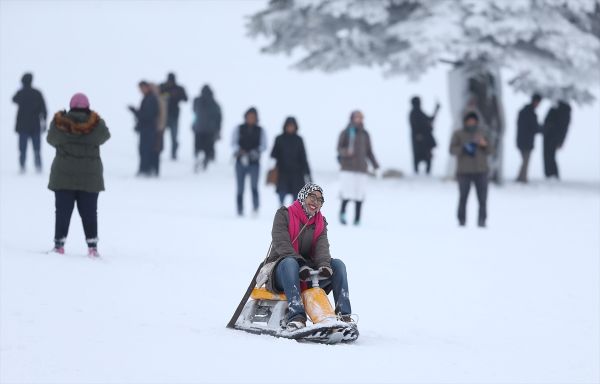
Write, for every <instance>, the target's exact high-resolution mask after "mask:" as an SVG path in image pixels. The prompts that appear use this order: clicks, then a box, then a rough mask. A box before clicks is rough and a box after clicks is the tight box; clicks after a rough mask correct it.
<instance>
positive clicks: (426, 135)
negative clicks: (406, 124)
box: [409, 96, 440, 174]
mask: <svg viewBox="0 0 600 384" xmlns="http://www.w3.org/2000/svg"><path fill="white" fill-rule="evenodd" d="M411 104H412V107H413V108H412V110H411V111H410V115H409V121H410V130H411V135H410V136H411V142H412V148H413V165H414V169H415V173H417V174H418V173H419V164H420V163H421V162H425V165H426V169H425V172H426V173H427V174H429V173H430V172H431V159H432V157H433V155H432V153H431V151H432V150H433V148H435V146H436V145H437V144H436V142H435V138H434V137H433V122H434V120H435V117H436V116H437V113H438V111H439V110H440V105H439V104H436V105H435V110H434V111H433V115H432V116H427V115H426V114H425V112H423V110H422V109H421V98H419V97H418V96H415V97H413V98H412V99H411Z"/></svg>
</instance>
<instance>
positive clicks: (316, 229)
mask: <svg viewBox="0 0 600 384" xmlns="http://www.w3.org/2000/svg"><path fill="white" fill-rule="evenodd" d="M324 202H325V199H324V197H323V189H322V188H321V187H320V186H318V185H316V184H312V183H307V184H306V185H305V186H304V187H303V188H302V189H301V190H300V192H298V199H297V200H296V201H294V203H293V204H292V205H290V206H289V207H281V208H279V209H278V210H277V212H276V213H275V218H274V220H273V229H272V231H271V234H272V241H273V247H272V248H271V252H270V254H269V256H268V258H267V260H266V263H265V267H263V270H262V271H261V273H264V274H266V275H267V280H266V285H265V286H266V288H267V289H268V290H269V291H271V292H275V293H281V292H284V293H285V295H286V298H287V301H288V306H289V307H288V308H289V311H288V314H287V326H286V330H287V331H290V332H291V331H295V330H298V329H300V328H304V327H305V326H306V311H305V309H304V305H303V304H302V298H301V296H300V294H301V292H302V290H304V289H306V288H309V286H310V285H311V283H310V282H308V283H306V284H301V283H300V279H302V280H306V279H308V277H309V275H310V270H311V269H312V270H318V271H319V276H320V277H323V278H326V279H325V280H321V281H320V282H319V286H320V287H321V288H323V289H324V290H325V292H327V293H329V292H331V291H333V298H334V300H335V312H336V313H337V314H338V317H339V318H340V320H342V321H345V322H348V323H351V324H355V323H354V320H353V319H352V318H351V314H352V308H351V305H350V294H349V290H348V276H347V273H346V265H345V264H344V262H343V261H342V260H340V259H333V258H332V257H331V254H330V252H329V239H328V237H327V221H326V220H325V217H324V216H323V214H322V213H321V208H322V207H323V204H324Z"/></svg>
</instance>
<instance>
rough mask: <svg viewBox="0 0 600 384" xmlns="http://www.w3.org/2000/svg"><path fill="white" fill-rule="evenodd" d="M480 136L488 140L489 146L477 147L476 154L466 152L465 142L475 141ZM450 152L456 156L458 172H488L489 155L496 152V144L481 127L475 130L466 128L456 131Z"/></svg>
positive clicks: (451, 141) (460, 173) (459, 173)
mask: <svg viewBox="0 0 600 384" xmlns="http://www.w3.org/2000/svg"><path fill="white" fill-rule="evenodd" d="M478 137H484V138H485V139H486V141H487V142H488V145H487V147H480V146H478V147H477V150H476V151H475V156H470V155H468V154H467V153H465V151H464V149H463V147H464V145H465V144H467V143H470V142H474V141H476V139H477V138H478ZM450 153H451V154H452V155H454V156H456V160H457V165H456V174H458V175H463V174H473V173H488V172H489V166H488V156H489V155H492V154H493V153H494V146H493V144H492V141H491V140H490V137H489V135H487V134H486V132H485V131H483V130H482V129H481V128H477V130H476V131H475V132H472V133H471V132H467V131H466V130H465V129H460V130H457V131H454V133H453V134H452V139H451V140H450Z"/></svg>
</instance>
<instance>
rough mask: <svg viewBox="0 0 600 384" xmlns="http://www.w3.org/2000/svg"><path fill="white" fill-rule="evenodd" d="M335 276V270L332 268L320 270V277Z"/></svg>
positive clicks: (321, 268)
mask: <svg viewBox="0 0 600 384" xmlns="http://www.w3.org/2000/svg"><path fill="white" fill-rule="evenodd" d="M332 275H333V269H331V268H330V267H320V268H319V277H325V278H327V277H331V276H332Z"/></svg>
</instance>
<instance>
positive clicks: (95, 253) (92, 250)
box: [88, 247, 100, 259]
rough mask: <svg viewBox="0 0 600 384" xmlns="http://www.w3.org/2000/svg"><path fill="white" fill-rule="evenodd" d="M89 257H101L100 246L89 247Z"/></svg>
mask: <svg viewBox="0 0 600 384" xmlns="http://www.w3.org/2000/svg"><path fill="white" fill-rule="evenodd" d="M88 257H91V258H92V259H97V258H99V257H100V253H98V248H96V247H89V248H88Z"/></svg>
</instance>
